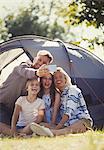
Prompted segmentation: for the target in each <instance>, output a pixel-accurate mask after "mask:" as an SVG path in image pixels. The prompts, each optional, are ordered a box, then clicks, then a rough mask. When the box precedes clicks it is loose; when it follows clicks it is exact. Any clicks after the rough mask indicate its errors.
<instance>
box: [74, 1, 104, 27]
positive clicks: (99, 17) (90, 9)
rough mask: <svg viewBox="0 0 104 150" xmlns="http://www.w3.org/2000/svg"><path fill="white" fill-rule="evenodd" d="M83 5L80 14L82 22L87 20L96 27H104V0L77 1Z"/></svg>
mask: <svg viewBox="0 0 104 150" xmlns="http://www.w3.org/2000/svg"><path fill="white" fill-rule="evenodd" d="M76 1H77V3H78V2H79V3H80V4H81V5H82V11H81V12H80V13H79V15H80V22H83V21H84V20H85V19H86V20H87V21H88V22H93V23H95V24H96V27H99V26H102V25H104V0H76Z"/></svg>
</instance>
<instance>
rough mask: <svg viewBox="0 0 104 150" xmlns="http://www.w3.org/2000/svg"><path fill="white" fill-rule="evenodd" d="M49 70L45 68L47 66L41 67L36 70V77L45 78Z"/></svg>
mask: <svg viewBox="0 0 104 150" xmlns="http://www.w3.org/2000/svg"><path fill="white" fill-rule="evenodd" d="M49 73H50V72H49V69H48V67H47V65H42V66H41V67H40V68H39V69H38V70H37V73H36V74H37V76H39V77H43V76H46V75H47V74H49Z"/></svg>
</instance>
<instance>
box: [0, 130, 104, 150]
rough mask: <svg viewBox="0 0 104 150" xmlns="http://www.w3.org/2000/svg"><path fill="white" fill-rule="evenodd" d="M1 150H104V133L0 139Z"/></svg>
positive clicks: (93, 132)
mask: <svg viewBox="0 0 104 150" xmlns="http://www.w3.org/2000/svg"><path fill="white" fill-rule="evenodd" d="M0 150H104V131H92V132H91V131H89V132H86V133H83V134H70V135H67V136H59V137H52V138H49V137H32V138H0Z"/></svg>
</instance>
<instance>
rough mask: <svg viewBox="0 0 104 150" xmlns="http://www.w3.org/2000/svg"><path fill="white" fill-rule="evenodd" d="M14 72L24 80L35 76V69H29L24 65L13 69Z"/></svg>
mask: <svg viewBox="0 0 104 150" xmlns="http://www.w3.org/2000/svg"><path fill="white" fill-rule="evenodd" d="M15 72H17V73H18V74H19V75H20V76H22V77H24V78H26V79H31V78H33V77H34V76H35V74H36V69H34V68H30V66H29V65H28V64H26V63H22V64H20V65H19V66H17V67H15Z"/></svg>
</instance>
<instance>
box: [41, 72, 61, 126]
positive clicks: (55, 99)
mask: <svg viewBox="0 0 104 150" xmlns="http://www.w3.org/2000/svg"><path fill="white" fill-rule="evenodd" d="M40 82H41V85H40V86H41V90H40V97H41V98H42V99H43V100H44V102H45V118H44V121H45V122H46V123H50V124H51V125H55V124H56V118H57V113H58V109H59V106H60V94H59V92H57V91H56V88H55V85H54V80H53V75H52V74H51V73H49V74H47V76H43V77H42V78H41V79H40Z"/></svg>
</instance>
